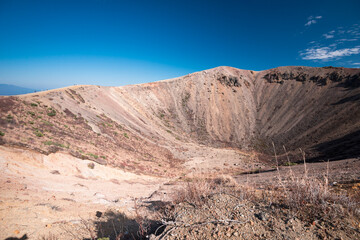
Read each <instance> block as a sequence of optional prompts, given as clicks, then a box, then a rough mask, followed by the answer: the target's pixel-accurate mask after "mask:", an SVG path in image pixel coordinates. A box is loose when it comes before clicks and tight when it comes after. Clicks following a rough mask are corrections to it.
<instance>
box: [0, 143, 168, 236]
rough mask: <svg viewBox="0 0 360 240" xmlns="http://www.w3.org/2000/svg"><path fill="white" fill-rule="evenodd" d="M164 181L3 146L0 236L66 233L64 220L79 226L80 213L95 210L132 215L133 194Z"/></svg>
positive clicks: (62, 156) (86, 214)
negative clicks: (90, 166) (108, 210)
mask: <svg viewBox="0 0 360 240" xmlns="http://www.w3.org/2000/svg"><path fill="white" fill-rule="evenodd" d="M89 163H91V164H94V168H93V169H91V168H89V167H88V164H89ZM166 181H167V179H165V178H154V177H149V176H141V175H135V174H132V173H127V172H124V171H122V170H118V169H114V168H111V167H106V166H102V165H99V164H97V163H93V162H90V161H87V160H80V159H77V158H74V157H72V156H69V155H68V154H63V153H55V154H50V155H49V156H46V155H43V154H40V153H37V152H34V151H31V150H25V151H24V150H22V149H15V148H6V147H2V146H0V196H1V197H0V239H3V238H6V237H9V236H16V237H20V236H22V235H23V234H27V236H28V237H30V239H36V238H37V237H39V236H41V235H42V234H47V233H48V232H50V231H51V232H53V233H63V232H64V226H63V225H62V224H63V223H64V222H67V223H68V224H70V225H71V224H73V225H74V227H76V225H79V224H81V223H80V222H81V219H89V218H91V219H94V218H95V213H96V211H102V212H104V211H105V210H107V209H113V210H114V211H119V212H123V213H128V214H129V215H131V214H132V213H133V210H134V209H133V207H134V201H133V200H134V199H135V198H139V197H146V196H149V195H150V194H151V193H152V192H154V191H155V190H157V189H158V188H159V186H160V185H161V184H162V183H164V182H166ZM59 236H62V235H61V234H59ZM64 239H69V236H68V235H65V236H64Z"/></svg>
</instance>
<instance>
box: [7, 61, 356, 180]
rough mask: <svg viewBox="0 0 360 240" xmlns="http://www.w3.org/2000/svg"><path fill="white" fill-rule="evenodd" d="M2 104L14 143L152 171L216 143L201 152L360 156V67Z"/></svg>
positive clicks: (100, 90) (96, 90)
mask: <svg viewBox="0 0 360 240" xmlns="http://www.w3.org/2000/svg"><path fill="white" fill-rule="evenodd" d="M0 110H1V112H0V114H1V120H0V131H1V132H2V133H3V134H2V135H3V136H1V139H0V141H1V143H2V144H5V145H6V146H14V145H15V146H20V147H27V148H30V149H34V150H36V151H39V152H41V153H46V154H49V153H53V152H57V151H62V152H69V153H70V154H72V155H74V156H75V157H78V158H83V159H90V160H93V161H96V162H98V163H101V164H109V165H111V166H115V167H119V168H122V169H124V170H127V171H132V172H136V173H145V174H150V175H166V176H173V175H176V174H178V173H179V171H180V172H181V169H182V168H181V166H183V164H184V163H185V162H189V160H196V159H197V157H199V156H197V155H199V154H200V153H199V151H200V150H199V149H200V148H206V149H210V150H209V151H201V154H200V155H201V157H202V160H201V161H202V162H203V164H204V165H206V159H208V158H209V156H210V155H211V154H214V156H215V155H216V151H217V149H219V148H227V149H238V150H236V151H237V153H238V154H240V155H242V156H253V155H251V152H256V153H262V154H264V156H266V154H269V155H271V154H272V151H273V150H272V144H271V143H272V142H274V143H275V146H276V148H277V149H281V148H282V146H283V145H284V146H286V148H287V149H288V151H289V152H290V153H292V152H294V151H296V150H297V149H298V148H302V149H303V150H305V152H306V153H307V155H308V157H309V160H311V159H313V160H319V159H342V158H349V157H357V156H360V144H359V143H360V69H347V68H334V67H324V68H311V67H279V68H275V69H270V70H265V71H260V72H255V71H248V70H240V69H236V68H232V67H217V68H214V69H210V70H205V71H201V72H196V73H193V74H189V75H186V76H183V77H179V78H174V79H170V80H163V81H158V82H153V83H146V84H139V85H129V86H123V87H102V86H88V85H83V86H72V87H67V88H62V89H56V90H51V91H46V92H39V93H34V94H27V95H22V96H17V97H1V98H0ZM229 151H230V150H229ZM218 157H219V156H218ZM230 158H231V157H230ZM244 158H245V157H244ZM185 165H186V164H185ZM188 166H193V165H191V164H189V165H188ZM211 166H212V165H211ZM168 169H175V170H176V171H167V170H168Z"/></svg>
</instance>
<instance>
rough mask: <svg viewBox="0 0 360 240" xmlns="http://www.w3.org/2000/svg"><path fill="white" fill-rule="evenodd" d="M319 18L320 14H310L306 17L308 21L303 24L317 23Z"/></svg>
mask: <svg viewBox="0 0 360 240" xmlns="http://www.w3.org/2000/svg"><path fill="white" fill-rule="evenodd" d="M321 18H322V16H310V17H308V19H307V20H308V21H307V22H306V23H305V26H306V27H307V26H310V25H312V24H315V23H317V20H318V19H321Z"/></svg>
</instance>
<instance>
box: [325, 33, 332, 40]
mask: <svg viewBox="0 0 360 240" xmlns="http://www.w3.org/2000/svg"><path fill="white" fill-rule="evenodd" d="M323 36H324V37H325V38H326V39H329V38H334V35H332V34H327V33H325V34H323Z"/></svg>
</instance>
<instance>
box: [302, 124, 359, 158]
mask: <svg viewBox="0 0 360 240" xmlns="http://www.w3.org/2000/svg"><path fill="white" fill-rule="evenodd" d="M314 149H315V150H316V151H318V152H320V156H318V157H315V158H310V159H308V161H309V162H316V161H319V160H340V159H346V158H358V157H360V130H357V131H355V132H352V133H349V134H347V135H345V136H343V137H341V138H338V139H334V140H331V141H327V142H323V143H320V144H318V145H316V146H315V147H314Z"/></svg>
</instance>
